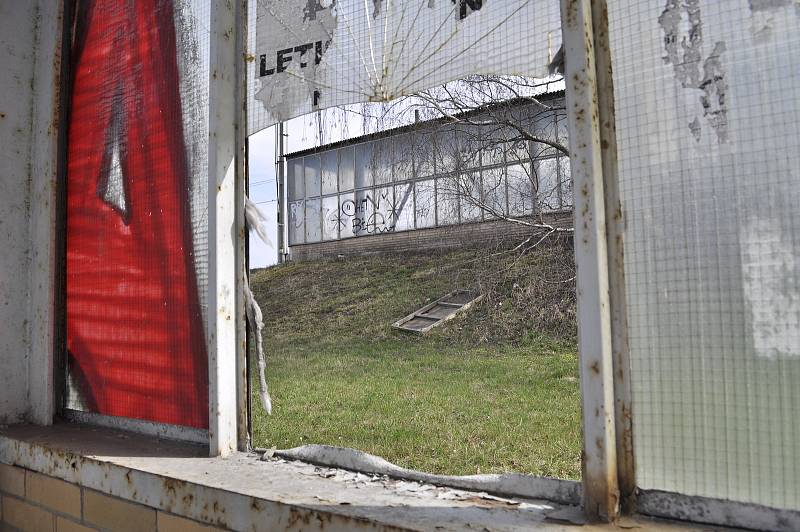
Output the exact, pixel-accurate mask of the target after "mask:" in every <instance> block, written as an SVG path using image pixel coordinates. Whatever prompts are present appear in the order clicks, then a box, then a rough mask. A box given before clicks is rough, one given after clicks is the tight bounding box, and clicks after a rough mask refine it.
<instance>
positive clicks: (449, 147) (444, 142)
mask: <svg viewBox="0 0 800 532" xmlns="http://www.w3.org/2000/svg"><path fill="white" fill-rule="evenodd" d="M432 140H433V142H432V143H431V148H432V149H433V156H434V160H435V164H436V174H437V175H442V174H446V173H450V172H455V171H456V161H457V160H458V144H456V137H455V134H454V132H453V130H452V129H451V128H447V129H445V128H438V129H437V130H436V135H434V136H433V137H432Z"/></svg>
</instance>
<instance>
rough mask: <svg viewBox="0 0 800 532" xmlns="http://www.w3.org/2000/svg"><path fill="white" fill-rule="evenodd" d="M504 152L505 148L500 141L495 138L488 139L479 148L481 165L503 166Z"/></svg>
mask: <svg viewBox="0 0 800 532" xmlns="http://www.w3.org/2000/svg"><path fill="white" fill-rule="evenodd" d="M505 150H506V147H505V145H504V143H503V141H502V140H500V139H499V138H497V137H495V136H491V137H488V138H487V139H486V142H484V143H483V146H482V147H481V164H482V165H483V166H490V165H493V164H504V163H505V159H504V158H503V157H504V152H505Z"/></svg>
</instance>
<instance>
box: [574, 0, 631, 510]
mask: <svg viewBox="0 0 800 532" xmlns="http://www.w3.org/2000/svg"><path fill="white" fill-rule="evenodd" d="M561 30H562V36H563V43H564V51H565V67H566V71H565V73H564V78H565V80H566V96H567V110H568V120H569V131H570V137H569V145H570V152H571V153H572V155H573V156H572V157H571V158H570V164H571V168H572V171H571V174H572V179H573V183H574V187H573V188H574V190H575V191H576V194H575V209H574V213H575V214H574V216H575V261H576V265H577V294H578V350H579V365H580V377H581V402H582V417H583V464H582V466H583V499H584V512H585V513H586V515H587V517H588V518H589V519H590V520H595V521H611V520H614V519H615V518H616V517H617V515H618V512H619V488H618V481H617V453H616V426H615V402H614V375H613V355H612V345H611V316H610V310H609V307H610V301H609V279H608V251H607V246H606V231H605V221H606V220H605V218H606V216H605V199H604V187H603V162H602V160H603V158H602V155H603V150H602V149H601V138H600V130H599V118H598V117H599V111H598V106H599V104H598V87H597V79H596V72H597V70H596V64H595V54H594V52H595V50H594V31H593V21H592V1H591V0H561Z"/></svg>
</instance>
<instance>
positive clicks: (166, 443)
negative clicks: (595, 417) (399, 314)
mask: <svg viewBox="0 0 800 532" xmlns="http://www.w3.org/2000/svg"><path fill="white" fill-rule="evenodd" d="M207 455H208V449H207V448H206V447H205V446H201V445H196V444H191V443H180V442H175V441H170V440H163V439H157V438H154V437H152V436H146V435H141V434H136V433H132V432H125V431H121V430H116V429H111V428H106V427H98V426H92V425H85V424H79V423H58V424H55V425H53V426H50V427H43V426H34V425H13V426H10V427H7V428H3V429H0V463H2V464H8V465H14V466H17V467H22V468H25V469H28V470H31V471H34V472H37V473H42V474H45V475H48V476H51V477H54V478H58V479H61V480H65V481H67V482H72V483H75V484H79V485H80V486H82V487H84V488H90V489H93V490H97V491H100V492H103V493H105V494H109V495H112V496H115V497H119V498H121V499H125V500H128V501H131V502H135V503H139V504H142V505H145V506H149V507H151V508H154V509H157V510H161V511H164V512H169V513H172V514H176V515H178V516H182V517H186V518H188V519H193V520H195V521H200V522H204V523H208V524H211V525H215V526H218V527H224V528H228V529H232V530H285V529H294V528H297V529H303V530H317V529H319V530H322V529H329V530H330V529H335V530H352V529H378V530H466V529H473V530H474V529H477V530H493V531H500V530H509V531H510V530H563V529H564V525H565V523H567V524H573V525H574V524H578V523H580V522H581V520H582V513H581V512H580V509H579V508H576V507H574V506H569V505H561V504H557V503H553V502H548V501H543V500H531V499H510V498H501V497H494V496H491V495H488V494H486V493H481V492H470V491H465V490H457V489H451V488H444V487H437V486H433V485H430V484H424V483H420V482H413V481H404V480H395V479H390V478H388V477H385V476H377V475H367V474H363V473H354V472H351V471H347V470H343V469H335V468H328V467H318V466H314V465H312V464H308V463H305V462H297V461H294V462H292V461H287V460H271V461H262V460H259V459H258V455H255V454H249V453H235V454H233V455H231V456H228V457H225V458H208V456H207ZM641 521H643V520H642V519H637V520H636V521H635V522H634V524H636V523H638V524H636V525H635V526H643V525H642V523H641ZM646 527H647V529H649V530H656V529H660V530H686V528H685V526H681V525H673V524H669V523H666V522H658V523H656V522H651V521H647V522H646ZM591 529H592V530H603V529H608V530H612V529H614V527H612V526H610V525H609V526H601V527H599V528H598V527H591Z"/></svg>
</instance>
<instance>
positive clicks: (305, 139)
mask: <svg viewBox="0 0 800 532" xmlns="http://www.w3.org/2000/svg"><path fill="white" fill-rule="evenodd" d="M331 112H333V111H331ZM317 124H318V122H317V120H316V119H315V116H314V115H305V116H301V117H298V118H295V119H292V120H289V121H288V122H286V123H285V125H284V134H285V135H286V137H285V139H284V142H285V144H284V152H285V153H286V154H289V153H293V152H296V151H300V150H305V149H308V148H312V147H314V146H319V145H320V141H319V126H318V125H317ZM323 124H326V125H325V127H324V130H323V140H324V142H325V143H330V142H336V141H339V140H342V139H344V138H351V137H355V136H359V135H362V134H363V131H364V127H363V125H362V124H361V118H360V117H359V116H357V115H347V117H346V118H344V119H341V118H340V119H338V120H336V121H334V120H328V119H327V118H324V119H323ZM276 130H277V127H276V126H273V127H269V128H267V129H264V130H262V131H259V132H258V133H256V134H254V135H251V136H250V137H249V145H248V172H249V176H250V187H249V193H250V199H251V200H252V201H253V202H254V203H255V204H256V206H257V207H258V208H259V210H260V211H261V212H262V213H263V214H264V217H265V218H266V220H267V221H266V224H265V226H266V228H267V233H268V234H269V238H270V240H271V242H272V246H268V245H267V244H265V243H264V242H262V241H261V239H259V238H258V237H257V236H256V235H255V234H254V233H250V269H255V268H265V267H267V266H272V265H274V264H276V263H277V262H278V216H277V214H278V187H277V182H276V179H275V159H276V154H275V133H276Z"/></svg>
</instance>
